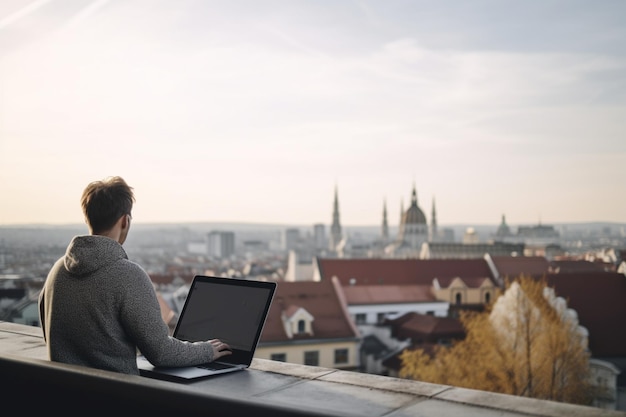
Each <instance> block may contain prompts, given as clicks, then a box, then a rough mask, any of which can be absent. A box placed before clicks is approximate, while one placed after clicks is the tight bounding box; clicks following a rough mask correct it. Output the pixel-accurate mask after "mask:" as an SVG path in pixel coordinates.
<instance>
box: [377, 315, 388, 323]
mask: <svg viewBox="0 0 626 417" xmlns="http://www.w3.org/2000/svg"><path fill="white" fill-rule="evenodd" d="M385 317H387V314H385V313H378V314H377V316H376V322H377V323H379V324H380V323H382V322H384V321H385Z"/></svg>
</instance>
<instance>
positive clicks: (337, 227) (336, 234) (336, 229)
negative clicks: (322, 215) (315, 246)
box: [329, 184, 341, 250]
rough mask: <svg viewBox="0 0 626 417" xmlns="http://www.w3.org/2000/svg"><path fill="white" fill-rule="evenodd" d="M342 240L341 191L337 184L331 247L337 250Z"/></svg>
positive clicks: (331, 227) (331, 228)
mask: <svg viewBox="0 0 626 417" xmlns="http://www.w3.org/2000/svg"><path fill="white" fill-rule="evenodd" d="M339 242H341V223H340V222H339V192H338V190H337V185H336V184H335V199H334V202H333V222H332V224H331V226H330V240H329V249H330V250H336V248H337V245H338V244H339Z"/></svg>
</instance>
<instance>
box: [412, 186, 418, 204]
mask: <svg viewBox="0 0 626 417" xmlns="http://www.w3.org/2000/svg"><path fill="white" fill-rule="evenodd" d="M411 205H412V206H417V191H416V189H415V183H413V192H412V193H411Z"/></svg>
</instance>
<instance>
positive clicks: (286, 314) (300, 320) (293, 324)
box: [282, 305, 315, 339]
mask: <svg viewBox="0 0 626 417" xmlns="http://www.w3.org/2000/svg"><path fill="white" fill-rule="evenodd" d="M282 319H283V326H284V328H285V334H286V335H287V337H288V338H290V339H291V338H292V337H294V336H295V335H303V336H306V335H308V336H313V320H315V318H314V317H313V316H312V315H311V313H309V312H308V311H306V309H304V308H302V307H300V306H297V305H291V306H289V307H287V308H286V309H285V310H283V312H282Z"/></svg>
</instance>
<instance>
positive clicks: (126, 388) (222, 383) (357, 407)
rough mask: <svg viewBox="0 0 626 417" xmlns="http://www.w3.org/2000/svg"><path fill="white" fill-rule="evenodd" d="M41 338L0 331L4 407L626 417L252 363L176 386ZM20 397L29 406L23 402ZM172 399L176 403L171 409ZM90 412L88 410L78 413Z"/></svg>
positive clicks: (2, 325)
mask: <svg viewBox="0 0 626 417" xmlns="http://www.w3.org/2000/svg"><path fill="white" fill-rule="evenodd" d="M46 357H47V353H46V347H45V344H44V341H43V337H42V333H41V329H40V328H38V327H33V326H26V325H21V324H15V323H9V322H0V368H1V369H2V373H1V374H0V375H2V376H1V381H2V383H1V385H0V386H1V387H2V391H3V396H5V397H3V398H18V397H17V395H20V394H22V395H20V397H19V398H24V395H23V394H26V393H27V394H29V395H30V397H31V398H33V399H35V398H36V399H37V401H30V402H29V401H20V402H19V403H18V402H17V400H15V402H16V404H19V405H20V406H21V407H25V408H26V410H24V412H25V413H29V411H44V410H45V411H48V412H49V411H64V412H65V414H66V415H67V414H70V415H71V414H72V411H75V412H81V413H82V414H84V413H85V412H90V411H100V412H104V411H108V412H112V411H116V410H118V408H117V407H119V406H120V401H125V403H124V406H125V407H126V403H130V404H131V406H130V408H124V409H123V410H118V411H129V410H140V411H144V412H146V414H148V413H152V414H154V413H158V414H165V413H169V412H173V411H172V410H174V407H182V409H177V411H178V414H185V415H203V414H208V413H211V414H217V415H241V413H242V412H254V413H255V415H256V416H258V415H272V416H281V415H285V416H287V415H308V416H390V417H404V416H422V417H424V416H434V415H436V416H458V415H462V416H469V417H472V416H481V417H496V416H499V417H522V416H526V417H527V416H536V417H561V416H567V417H578V416H580V417H582V416H585V417H595V416H598V417H600V416H603V417H609V416H620V417H624V416H626V413H624V412H620V411H609V410H602V409H598V408H592V407H585V406H577V405H572V404H564V403H557V402H552V401H543V400H536V399H530V398H523V397H517V396H510V395H503V394H494V393H489V392H484V391H476V390H469V389H463V388H456V387H451V386H444V385H435V384H429V383H424V382H419V381H410V380H404V379H398V378H392V377H384V376H376V375H368V374H362V373H357V372H350V371H341V370H336V369H328V368H320V367H312V366H302V365H294V364H289V363H282V362H275V361H270V360H262V359H255V360H254V361H253V363H252V366H251V367H250V368H249V369H247V370H245V371H242V372H235V373H233V374H227V375H221V376H218V377H214V378H210V379H205V380H201V381H197V382H194V383H185V384H182V383H177V382H171V381H162V380H156V379H149V378H145V377H141V376H135V375H124V374H117V373H113V372H108V371H102V370H97V369H91V368H83V367H79V366H73V365H65V364H59V363H54V362H50V361H48V360H47V359H46ZM26 398H27V397H26ZM174 399H176V400H177V402H176V403H173V402H172V401H170V400H174ZM84 406H88V407H89V408H91V410H89V409H88V410H85V409H84V408H80V407H84Z"/></svg>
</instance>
